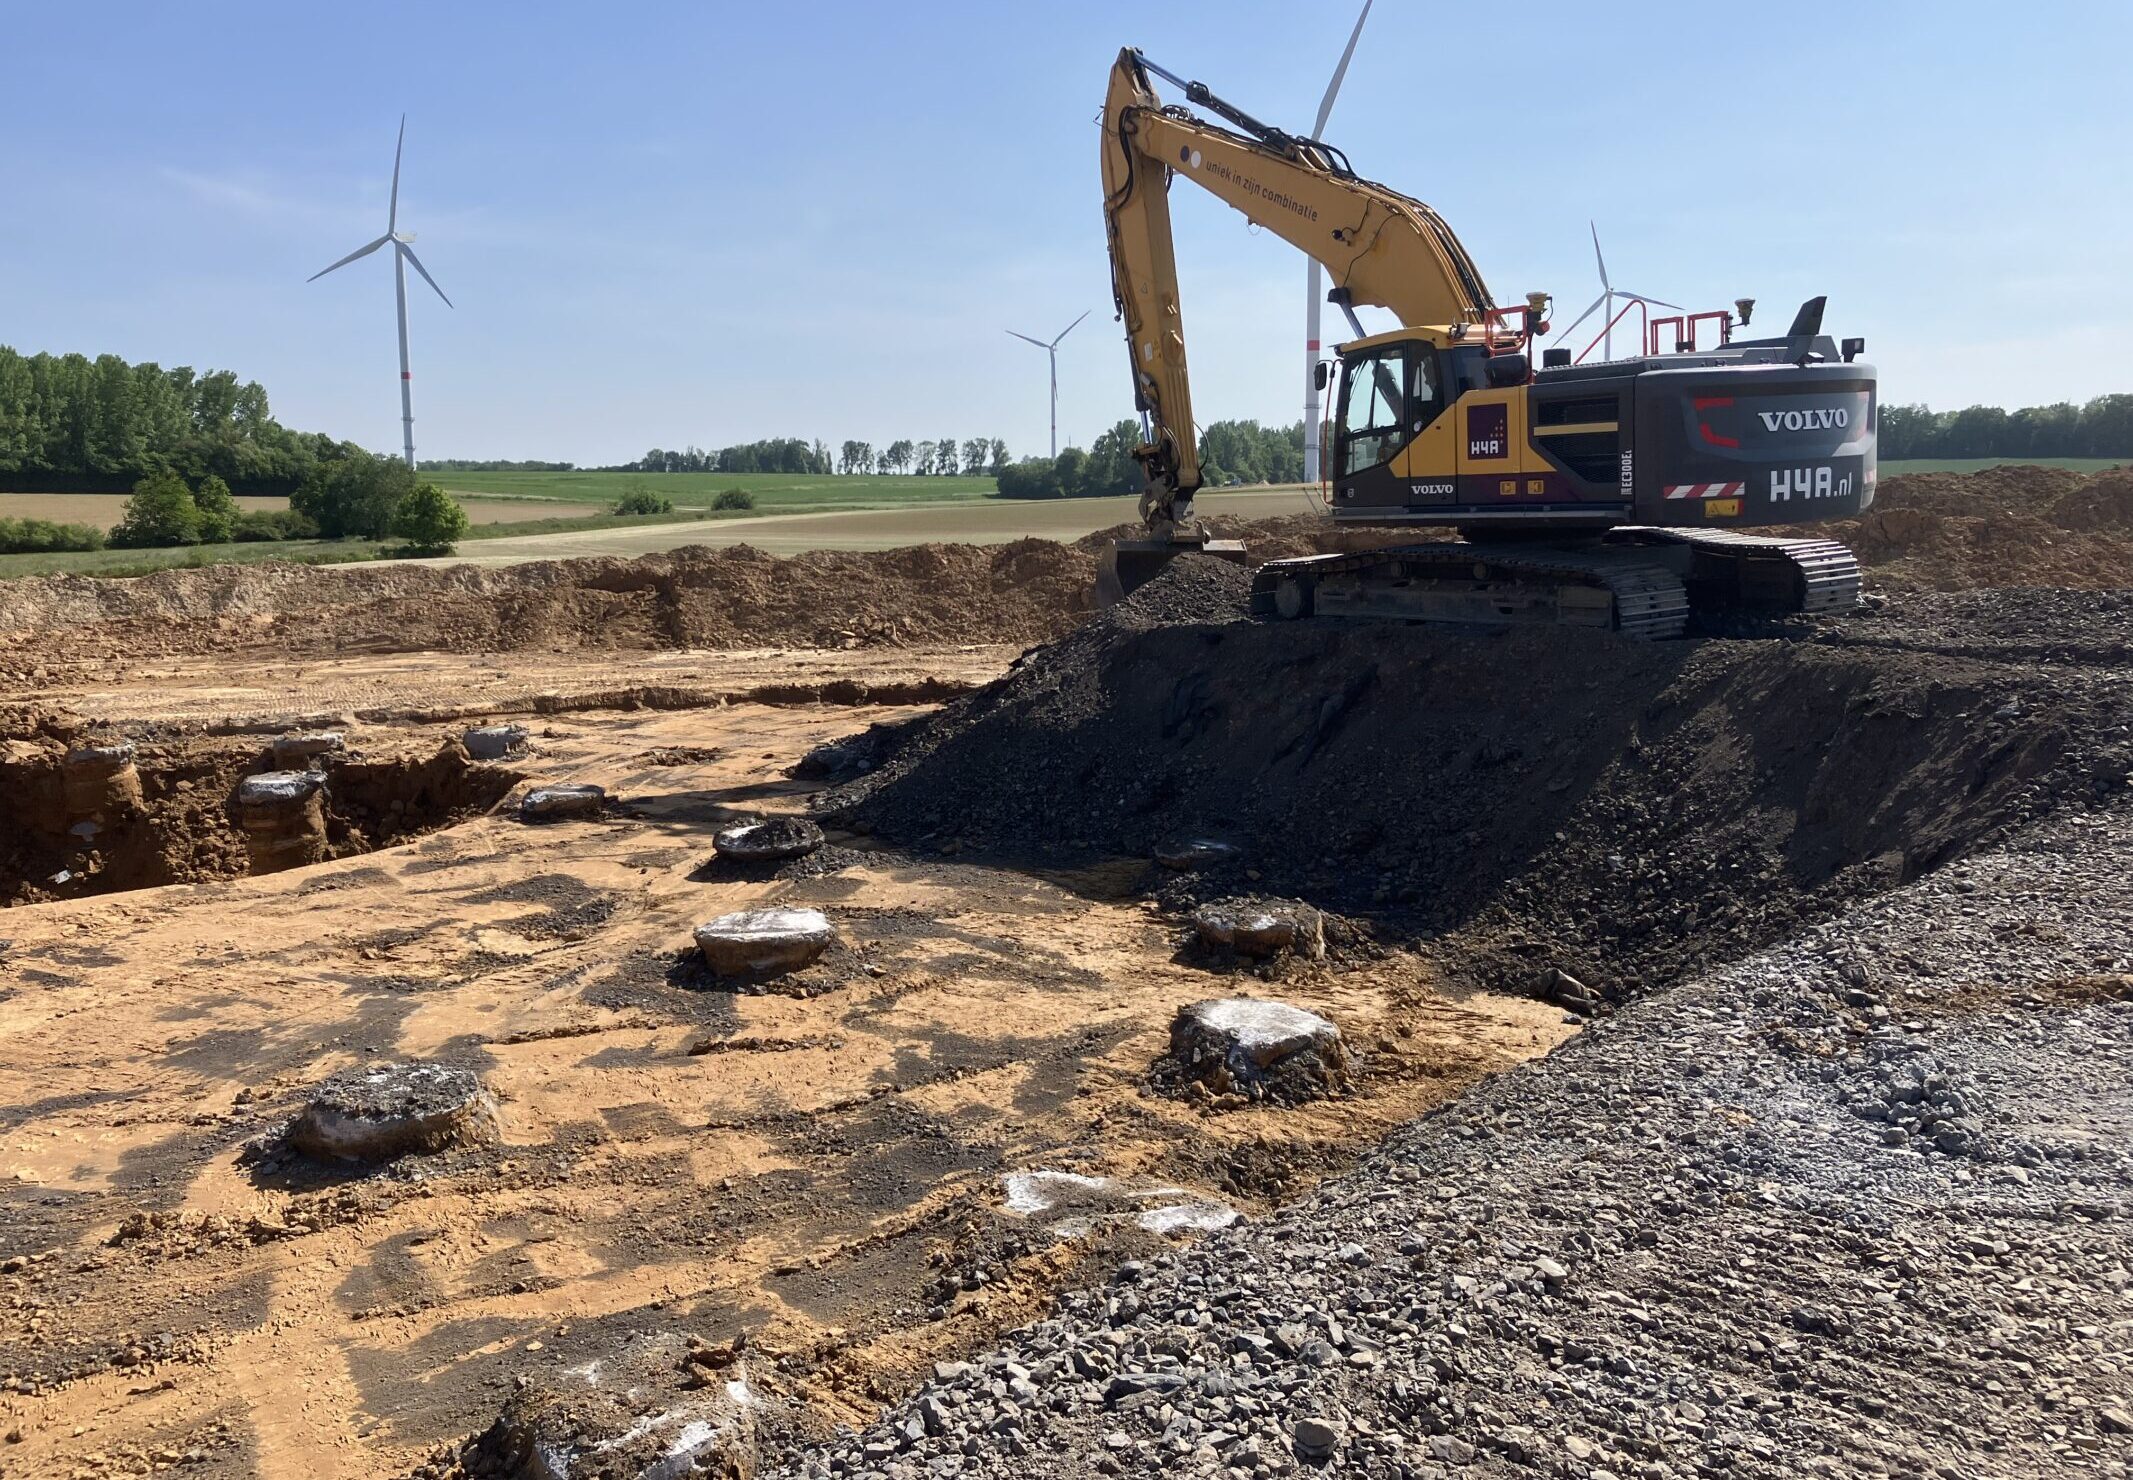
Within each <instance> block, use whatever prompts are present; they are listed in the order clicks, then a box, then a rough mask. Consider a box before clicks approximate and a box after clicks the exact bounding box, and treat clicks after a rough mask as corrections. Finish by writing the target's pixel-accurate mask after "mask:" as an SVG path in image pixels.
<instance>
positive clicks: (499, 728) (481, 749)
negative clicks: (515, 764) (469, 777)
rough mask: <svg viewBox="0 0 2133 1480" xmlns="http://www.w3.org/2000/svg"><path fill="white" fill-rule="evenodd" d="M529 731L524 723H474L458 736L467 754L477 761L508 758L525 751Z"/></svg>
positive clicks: (529, 735)
mask: <svg viewBox="0 0 2133 1480" xmlns="http://www.w3.org/2000/svg"><path fill="white" fill-rule="evenodd" d="M531 738H532V736H531V733H530V732H529V731H528V730H527V729H526V727H525V726H524V725H476V726H475V727H474V728H473V729H471V730H469V731H467V732H466V733H465V734H464V735H462V736H460V737H459V741H460V744H462V745H464V746H466V748H467V754H468V755H470V756H472V757H474V759H476V760H478V761H501V760H508V759H510V758H511V757H512V756H515V755H524V754H525V753H526V742H527V741H528V740H529V739H531Z"/></svg>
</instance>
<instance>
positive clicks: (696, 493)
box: [424, 473, 993, 514]
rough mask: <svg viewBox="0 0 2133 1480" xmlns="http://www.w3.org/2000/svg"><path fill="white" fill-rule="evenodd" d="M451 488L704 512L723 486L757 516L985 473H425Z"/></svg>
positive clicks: (865, 499) (919, 495)
mask: <svg viewBox="0 0 2133 1480" xmlns="http://www.w3.org/2000/svg"><path fill="white" fill-rule="evenodd" d="M424 476H426V477H428V478H429V479H431V480H432V481H434V482H436V483H438V484H440V485H442V486H443V487H444V488H445V489H447V490H449V491H450V492H452V493H458V494H465V495H467V496H469V497H480V498H527V499H555V500H557V501H559V502H562V503H581V504H582V503H595V504H599V503H604V504H612V503H613V502H614V501H615V500H616V499H618V498H620V497H622V495H624V494H625V493H629V492H631V491H633V490H635V489H639V488H642V489H645V490H647V491H649V492H651V493H657V494H664V495H665V496H666V497H668V498H670V499H672V500H673V501H674V507H675V508H677V509H683V508H698V509H708V508H709V507H710V506H711V501H712V500H713V499H715V498H717V497H718V496H719V495H720V494H721V493H724V492H725V491H726V490H727V489H729V488H739V489H742V490H745V491H746V492H748V493H752V494H754V495H755V511H756V512H757V513H759V514H768V513H778V514H798V513H805V512H808V511H810V510H814V511H825V512H826V511H828V510H831V509H888V508H894V507H896V506H897V505H899V504H908V503H942V502H959V501H961V500H964V499H975V498H987V497H990V496H991V495H992V492H993V480H992V479H990V478H918V477H903V476H897V475H893V474H892V475H890V476H886V477H878V476H876V475H874V474H871V473H868V474H855V475H853V476H852V477H849V478H832V477H827V476H824V475H822V474H817V473H429V474H425V475H424Z"/></svg>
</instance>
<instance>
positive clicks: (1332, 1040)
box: [1170, 997, 1354, 1100]
mask: <svg viewBox="0 0 2133 1480" xmlns="http://www.w3.org/2000/svg"><path fill="white" fill-rule="evenodd" d="M1170 1057H1171V1059H1172V1060H1173V1061H1174V1062H1175V1064H1176V1066H1177V1068H1178V1069H1179V1070H1180V1071H1181V1072H1182V1075H1183V1077H1184V1078H1185V1079H1186V1080H1187V1081H1191V1082H1197V1083H1199V1084H1202V1085H1204V1086H1206V1088H1207V1089H1208V1090H1209V1091H1211V1092H1213V1093H1215V1094H1218V1095H1225V1094H1241V1095H1244V1096H1245V1097H1246V1098H1248V1099H1254V1100H1257V1099H1266V1098H1276V1099H1282V1100H1307V1099H1317V1098H1319V1097H1321V1096H1323V1095H1328V1094H1333V1093H1336V1092H1338V1091H1340V1090H1343V1089H1345V1088H1347V1087H1348V1085H1349V1083H1350V1081H1351V1079H1352V1076H1353V1070H1354V1065H1353V1063H1352V1062H1351V1060H1350V1057H1349V1054H1348V1050H1347V1046H1346V1045H1345V1044H1344V1043H1343V1042H1342V1040H1341V1032H1340V1029H1339V1028H1337V1027H1335V1026H1334V1025H1333V1023H1332V1022H1330V1021H1329V1020H1327V1019H1325V1018H1322V1017H1320V1016H1319V1015H1318V1014H1317V1013H1315V1012H1307V1011H1305V1010H1304V1009H1303V1008H1301V1007H1295V1006H1292V1005H1290V1004H1289V1003H1286V1002H1269V1001H1263V1000H1261V999H1259V998H1256V997H1216V998H1211V999H1209V1000H1207V1001H1204V1002H1194V1003H1191V1004H1190V1005H1188V1006H1185V1007H1182V1008H1180V1009H1178V1015H1177V1016H1176V1017H1175V1018H1174V1019H1172V1020H1171V1024H1170Z"/></svg>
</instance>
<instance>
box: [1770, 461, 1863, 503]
mask: <svg viewBox="0 0 2133 1480" xmlns="http://www.w3.org/2000/svg"><path fill="white" fill-rule="evenodd" d="M1851 491H1852V475H1851V474H1849V473H1846V474H1844V475H1843V476H1842V477H1841V478H1840V477H1839V476H1837V470H1836V469H1834V468H1832V467H1829V466H1828V465H1827V464H1824V465H1823V466H1821V467H1813V468H1772V469H1771V470H1770V501H1771V502H1772V503H1774V504H1775V503H1784V502H1787V501H1789V500H1792V499H1795V498H1844V497H1846V496H1847V495H1849V494H1850V493H1851Z"/></svg>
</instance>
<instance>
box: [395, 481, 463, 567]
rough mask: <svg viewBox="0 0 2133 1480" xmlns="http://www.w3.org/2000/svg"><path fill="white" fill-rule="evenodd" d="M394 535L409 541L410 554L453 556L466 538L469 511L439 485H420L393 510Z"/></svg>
mask: <svg viewBox="0 0 2133 1480" xmlns="http://www.w3.org/2000/svg"><path fill="white" fill-rule="evenodd" d="M392 532H393V533H394V534H396V535H398V536H399V537H400V538H401V539H403V540H405V541H407V546H408V550H409V552H410V553H413V554H417V555H449V554H451V553H452V547H453V546H454V545H456V544H457V543H459V541H460V540H462V539H464V538H466V533H467V511H466V510H465V509H462V508H461V507H459V500H457V499H455V498H453V497H452V496H451V495H450V494H449V493H446V492H445V491H444V490H443V489H441V488H439V487H438V486H437V485H436V484H434V483H417V484H416V485H415V486H414V487H413V488H411V489H409V490H408V491H407V492H406V494H404V495H403V496H402V497H401V499H400V503H399V506H398V507H397V508H395V509H394V510H393V528H392Z"/></svg>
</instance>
